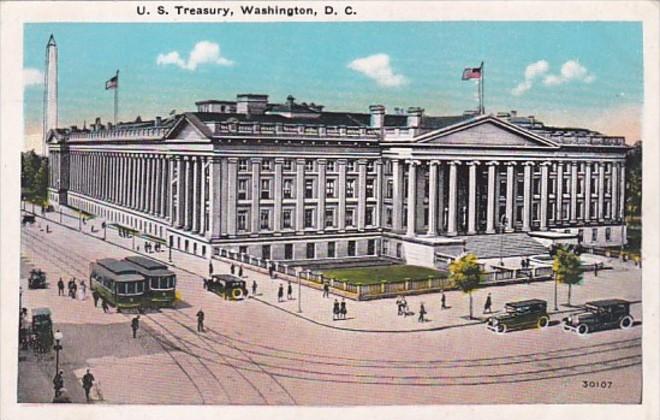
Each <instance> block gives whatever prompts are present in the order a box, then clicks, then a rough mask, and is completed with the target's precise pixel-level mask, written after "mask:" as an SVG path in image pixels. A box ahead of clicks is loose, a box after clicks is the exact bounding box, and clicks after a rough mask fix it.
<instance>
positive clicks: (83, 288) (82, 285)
mask: <svg viewBox="0 0 660 420" xmlns="http://www.w3.org/2000/svg"><path fill="white" fill-rule="evenodd" d="M85 299H87V284H85V280H84V279H83V280H80V300H85Z"/></svg>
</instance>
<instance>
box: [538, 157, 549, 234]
mask: <svg viewBox="0 0 660 420" xmlns="http://www.w3.org/2000/svg"><path fill="white" fill-rule="evenodd" d="M549 165H550V163H549V162H543V163H542V164H541V223H540V229H541V230H548V166H549Z"/></svg>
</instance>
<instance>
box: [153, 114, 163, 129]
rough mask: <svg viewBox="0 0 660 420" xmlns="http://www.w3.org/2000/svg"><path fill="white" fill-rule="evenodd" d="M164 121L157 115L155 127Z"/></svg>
mask: <svg viewBox="0 0 660 420" xmlns="http://www.w3.org/2000/svg"><path fill="white" fill-rule="evenodd" d="M162 122H163V120H162V118H160V116H158V117H156V121H155V122H154V126H155V127H160V125H161V123H162Z"/></svg>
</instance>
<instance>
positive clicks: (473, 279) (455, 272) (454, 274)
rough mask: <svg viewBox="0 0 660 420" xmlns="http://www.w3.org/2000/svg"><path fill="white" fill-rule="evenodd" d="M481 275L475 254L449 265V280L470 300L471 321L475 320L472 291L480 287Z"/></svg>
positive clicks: (467, 255) (464, 256)
mask: <svg viewBox="0 0 660 420" xmlns="http://www.w3.org/2000/svg"><path fill="white" fill-rule="evenodd" d="M481 274H482V272H481V266H480V265H479V263H478V262H477V256H476V255H474V254H466V255H463V256H462V257H460V258H458V259H456V260H454V261H452V262H451V263H450V264H449V278H450V279H451V280H452V281H453V282H454V284H455V285H456V286H458V288H459V289H461V290H462V291H463V292H464V293H467V294H468V296H469V298H470V319H472V318H473V316H472V291H473V290H474V289H476V288H477V287H478V286H479V283H480V282H481Z"/></svg>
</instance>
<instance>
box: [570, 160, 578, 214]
mask: <svg viewBox="0 0 660 420" xmlns="http://www.w3.org/2000/svg"><path fill="white" fill-rule="evenodd" d="M577 165H578V164H577V162H571V220H570V222H571V223H575V222H577V184H578V175H577V172H578V166H577Z"/></svg>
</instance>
